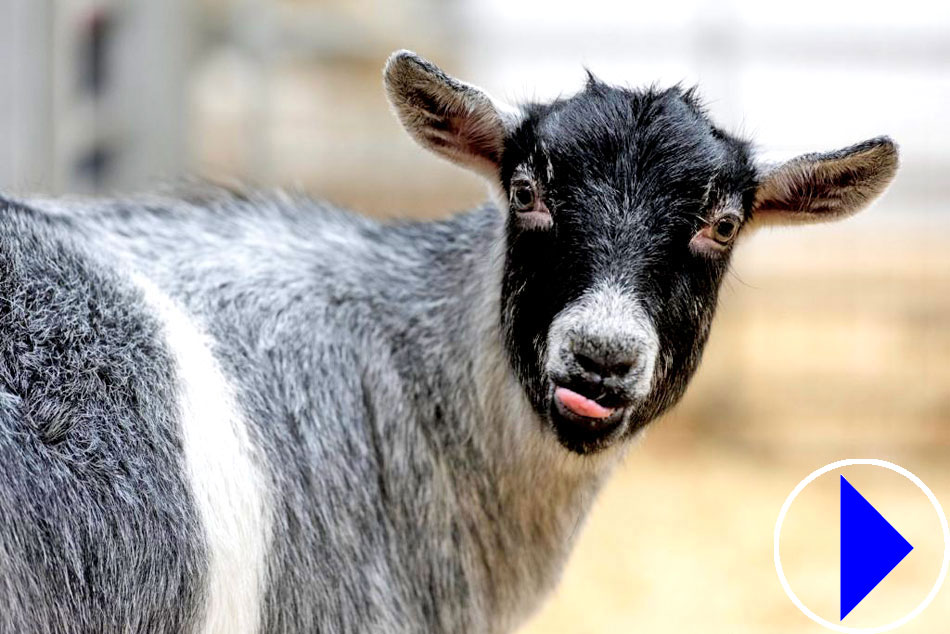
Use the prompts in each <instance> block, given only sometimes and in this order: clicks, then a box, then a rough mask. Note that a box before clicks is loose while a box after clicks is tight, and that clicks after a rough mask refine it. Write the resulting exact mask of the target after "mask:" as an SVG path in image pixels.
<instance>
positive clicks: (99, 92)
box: [0, 0, 950, 634]
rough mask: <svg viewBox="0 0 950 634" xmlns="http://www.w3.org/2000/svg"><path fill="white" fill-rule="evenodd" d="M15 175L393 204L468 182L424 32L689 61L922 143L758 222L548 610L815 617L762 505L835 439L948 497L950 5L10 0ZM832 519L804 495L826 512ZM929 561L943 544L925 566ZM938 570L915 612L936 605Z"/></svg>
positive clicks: (768, 118)
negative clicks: (435, 111) (704, 331)
mask: <svg viewBox="0 0 950 634" xmlns="http://www.w3.org/2000/svg"><path fill="white" fill-rule="evenodd" d="M0 8H2V14H0V86H2V90H0V138H2V141H0V188H2V190H3V191H5V192H9V193H30V192H42V193H66V192H68V193H102V194H108V193H114V192H123V191H130V190H136V189H143V188H149V187H154V186H155V184H156V183H158V182H161V181H168V180H174V179H175V178H179V177H182V176H185V175H197V176H202V177H209V178H212V179H215V180H219V181H225V182H228V181H243V182H248V183H251V184H254V185H259V186H283V187H294V188H298V189H303V190H306V191H310V192H313V193H314V194H315V195H319V196H322V197H328V198H330V199H331V200H334V201H336V202H338V203H341V204H345V205H349V206H351V207H354V208H356V209H358V210H360V211H362V212H365V213H369V214H373V215H380V216H388V217H392V216H415V217H438V216H442V215H445V214H447V213H450V212H451V211H453V210H459V209H463V208H466V207H468V206H471V205H474V204H476V203H478V202H480V201H481V200H483V198H484V196H485V192H486V189H485V187H484V185H483V184H482V183H480V182H479V181H478V180H477V179H476V178H475V177H473V176H470V175H468V174H466V173H464V172H462V171H461V170H458V169H457V168H454V167H452V166H449V165H447V164H444V163H441V162H439V161H438V160H437V159H435V158H433V157H432V156H430V155H428V154H425V153H424V152H423V151H421V150H418V149H416V148H415V147H414V146H413V144H412V143H411V142H410V141H409V140H408V138H407V137H406V135H405V134H403V132H402V131H401V130H400V128H399V126H398V125H397V123H396V121H395V119H394V118H393V117H392V116H391V115H390V113H389V112H388V108H387V105H386V101H385V98H384V96H383V91H382V89H381V82H380V78H381V75H380V71H381V67H382V64H383V62H384V61H385V59H386V57H387V55H388V54H389V53H390V52H391V51H393V50H395V49H398V48H410V49H413V50H415V51H417V52H419V53H421V54H423V55H425V56H427V57H429V58H431V59H432V60H433V61H435V62H437V63H439V64H440V65H442V66H443V67H444V68H446V69H447V70H449V71H450V72H452V73H453V74H455V75H457V76H461V77H463V78H465V79H466V80H469V81H471V82H472V83H476V84H479V85H481V86H483V87H485V88H487V89H488V90H489V91H491V92H493V93H494V94H496V95H497V96H499V97H502V98H507V99H510V100H518V99H541V98H549V97H553V96H556V95H558V94H562V93H563V94H569V93H570V92H572V91H574V90H576V89H577V88H579V87H580V86H581V85H582V82H583V79H584V72H583V67H584V66H587V67H589V68H590V69H591V70H592V71H594V72H595V73H596V74H598V75H599V76H600V77H601V78H603V79H605V80H608V81H612V82H615V83H623V84H630V85H634V86H636V85H643V84H647V83H652V82H657V83H659V84H661V85H668V84H672V83H675V82H685V83H687V84H692V83H698V84H699V85H700V86H701V92H702V94H703V95H704V96H705V98H706V101H707V102H708V104H709V108H710V111H711V112H712V114H713V116H714V118H715V119H716V120H717V121H718V122H719V123H720V124H722V125H723V126H725V127H726V128H728V129H731V130H733V131H738V132H740V133H742V134H745V135H748V136H750V137H752V138H754V139H755V141H756V143H757V144H758V145H759V146H760V147H761V148H762V149H763V150H767V151H769V152H770V153H772V152H775V153H780V154H792V153H797V152H805V151H811V150H820V149H831V148H835V147H840V146H844V145H848V144H851V143H853V142H856V141H860V140H862V139H865V138H868V137H872V136H876V135H879V134H889V135H891V136H893V137H894V138H895V139H896V140H897V141H898V142H899V143H900V144H901V147H902V160H903V168H902V170H901V172H900V173H899V175H898V178H897V181H896V182H895V184H894V186H893V187H892V189H891V190H890V191H889V192H888V193H887V194H886V196H885V197H884V198H883V199H882V200H881V201H880V202H879V203H878V204H877V205H876V206H875V207H873V208H872V209H870V210H869V211H867V212H865V213H864V214H862V215H860V216H858V217H856V218H854V219H851V220H849V221H847V222H845V223H841V224H837V225H829V226H821V227H814V228H806V229H801V230H774V231H771V232H768V233H762V234H759V235H756V236H755V239H754V240H749V241H748V243H747V244H743V245H742V247H741V248H740V249H739V252H738V257H737V259H736V262H735V266H734V270H733V272H732V273H731V274H730V276H729V277H728V279H727V282H726V286H725V288H724V291H723V295H722V306H721V310H720V312H719V315H718V317H717V324H716V326H715V327H714V329H713V335H712V339H711V341H710V344H709V347H708V350H707V353H706V356H705V360H704V363H703V366H702V368H701V369H700V372H699V375H698V376H697V378H696V380H695V382H694V384H693V386H692V387H691V389H690V391H689V393H688V395H687V397H686V398H685V400H684V402H683V403H682V404H681V405H680V406H679V407H678V408H677V409H676V411H675V412H674V413H673V414H671V415H670V416H668V417H667V418H666V419H665V420H662V421H659V422H658V423H656V424H655V425H654V426H653V428H652V429H651V430H650V431H649V432H648V434H647V436H646V438H645V439H644V441H643V442H642V443H640V445H639V446H638V447H637V448H635V449H634V450H633V451H631V454H630V456H629V457H628V459H627V460H626V461H625V463H624V464H623V466H622V467H621V468H620V469H619V470H618V473H617V475H616V477H615V478H614V479H613V480H612V481H611V483H610V485H609V486H608V488H607V490H606V491H605V494H604V495H603V497H602V498H601V499H600V501H599V502H598V504H597V506H596V508H595V511H594V513H593V515H592V516H591V518H590V521H589V523H588V525H587V528H586V529H585V531H584V532H583V534H582V536H581V538H580V542H579V546H578V548H577V550H576V551H575V554H574V556H573V558H572V560H571V563H570V565H569V568H568V570H567V573H566V575H565V578H564V581H563V583H562V584H561V586H560V588H559V589H558V591H557V593H556V594H555V596H554V597H553V599H552V600H551V601H550V602H549V603H548V604H547V605H546V606H545V608H544V609H543V610H542V611H541V612H540V613H539V614H538V615H537V617H536V618H535V619H534V620H533V621H532V622H531V623H530V624H529V625H528V626H527V627H526V628H525V630H524V632H525V633H530V634H539V633H542V632H628V631H630V632H634V631H640V632H716V633H718V632H723V633H725V632H750V633H751V632H759V633H761V632H766V633H769V632H776V633H777V632H817V631H820V630H819V628H818V626H817V625H815V624H813V623H811V622H810V621H808V620H807V619H806V618H805V617H804V616H802V615H801V614H800V613H799V612H798V611H797V610H796V608H795V607H794V606H793V605H792V604H791V603H790V602H789V601H788V599H787V598H786V597H785V595H784V594H783V592H782V590H781V587H780V586H779V584H778V581H777V578H776V574H775V570H774V567H773V563H772V529H773V525H774V522H775V519H776V516H777V514H778V511H779V509H780V507H781V505H782V502H783V501H784V499H785V496H786V495H787V494H788V493H789V491H791V489H792V488H793V487H794V486H795V485H796V484H797V483H798V481H799V480H801V479H802V478H803V477H805V476H806V475H807V474H808V473H809V472H811V471H812V470H814V469H816V468H818V467H820V466H822V465H824V464H826V463H828V462H831V461H833V460H838V459H841V458H848V457H875V458H883V459H888V460H893V461H895V462H897V463H899V464H902V465H903V466H905V467H907V468H909V469H910V470H911V471H914V472H916V473H917V474H918V475H919V476H920V477H921V478H922V479H923V480H924V481H925V482H927V483H928V484H929V485H930V487H931V488H932V489H933V490H934V492H935V493H936V494H937V496H938V497H939V498H940V499H941V500H942V501H943V503H944V504H945V505H946V506H950V249H948V248H947V245H948V239H950V210H948V208H947V200H948V199H950V198H948V197H950V178H948V174H950V3H946V2H926V1H922V0H903V1H902V2H899V3H895V2H878V1H865V2H854V3H838V2H832V1H829V0H800V1H799V2H796V3H767V2H760V1H757V0H721V1H708V0H663V1H662V2H648V3H639V2H607V1H605V0H585V1H584V2H578V3H565V5H564V6H559V5H558V4H557V3H553V2H547V1H542V0H527V1H524V2H512V1H511V0H442V1H439V0H399V1H397V0H387V1H383V0H355V1H353V0H348V1H343V0H154V1H148V0H0ZM825 520H826V518H821V517H815V518H812V522H811V524H808V522H806V525H807V526H810V527H811V530H814V531H815V532H816V534H817V533H819V532H822V531H825V532H827V530H829V526H828V524H827V521H825ZM927 574H928V575H930V574H931V573H930V572H927ZM948 622H950V590H948V589H947V588H945V589H944V591H943V592H942V593H941V594H940V595H939V596H938V597H937V599H936V601H935V602H934V604H933V605H932V606H931V607H930V608H929V609H928V610H927V611H926V612H925V613H924V615H923V616H922V617H920V618H919V619H917V620H916V621H914V622H913V623H912V624H911V625H909V626H908V627H907V628H905V629H904V630H902V631H907V632H946V627H947V626H946V624H947V623H948Z"/></svg>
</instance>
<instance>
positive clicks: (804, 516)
mask: <svg viewBox="0 0 950 634" xmlns="http://www.w3.org/2000/svg"><path fill="white" fill-rule="evenodd" d="M825 476H827V477H825ZM936 484H937V486H938V489H937V490H938V491H947V490H948V488H947V483H946V482H945V481H942V480H939V479H938V481H937V483H936ZM941 486H942V487H943V488H940V487H941ZM783 527H784V528H785V532H784V535H783ZM783 555H784V556H785V566H783V561H782V559H783ZM774 561H775V568H776V571H777V572H778V578H779V581H780V583H781V586H782V589H783V590H784V591H785V594H786V595H787V596H788V598H789V599H791V601H792V603H793V604H794V605H795V606H796V607H797V608H798V609H799V610H800V611H801V612H802V613H804V614H805V615H806V616H807V617H808V618H810V619H811V620H813V621H815V622H816V623H818V624H820V625H822V626H823V627H825V628H827V629H829V630H833V631H836V632H846V633H854V634H857V633H862V634H880V633H882V632H887V631H890V630H894V629H896V628H899V627H901V626H903V625H905V624H906V623H908V622H910V621H911V620H913V619H915V618H916V617H917V616H919V615H920V614H921V613H922V612H923V611H924V610H925V609H926V608H927V607H928V606H929V605H930V604H931V603H932V602H933V601H934V599H935V597H936V596H937V594H938V593H939V591H940V588H941V586H942V584H943V581H944V579H945V578H946V576H947V574H948V570H950V525H948V523H947V518H946V515H945V514H944V512H943V509H942V508H941V506H940V503H939V501H938V500H937V497H936V495H935V494H934V493H933V491H932V490H931V489H930V488H928V487H927V485H925V484H924V483H923V482H922V481H921V480H920V478H918V477H917V476H916V475H914V474H913V473H911V472H910V471H908V470H906V469H904V468H903V467H900V466H898V465H895V464H893V463H890V462H887V461H884V460H877V459H870V458H868V459H851V460H841V461H838V462H835V463H832V464H829V465H826V466H824V467H822V468H821V469H817V470H816V471H814V472H812V473H811V474H809V475H808V476H807V477H806V478H805V479H804V480H802V481H801V482H800V483H799V484H798V485H797V486H796V487H795V489H794V490H793V491H792V492H791V494H789V496H788V497H787V498H786V500H785V503H784V504H783V505H782V508H781V510H780V512H779V516H778V519H777V520H776V523H775V532H774ZM939 614H940V610H939V609H938V610H936V612H934V613H933V614H931V612H928V616H925V617H924V618H923V619H922V620H923V621H925V622H928V623H931V624H932V623H934V622H941V621H940V618H941V617H940V616H939ZM934 619H937V620H936V621H934Z"/></svg>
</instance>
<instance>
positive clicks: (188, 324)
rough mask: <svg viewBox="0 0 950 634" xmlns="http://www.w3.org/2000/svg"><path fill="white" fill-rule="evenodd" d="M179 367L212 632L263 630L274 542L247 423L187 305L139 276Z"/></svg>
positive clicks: (238, 633)
mask: <svg viewBox="0 0 950 634" xmlns="http://www.w3.org/2000/svg"><path fill="white" fill-rule="evenodd" d="M136 283H137V285H138V286H139V288H140V289H141V290H142V291H143V293H144V295H145V299H146V302H147V303H148V304H149V306H150V307H151V308H152V309H153V310H154V311H155V312H156V314H157V316H158V317H159V319H160V320H161V322H162V324H163V326H164V331H165V337H166V343H167V345H168V348H169V350H170V351H171V353H172V355H173V358H174V360H175V362H176V365H177V372H178V376H177V379H178V404H179V410H180V412H179V413H180V420H181V429H182V435H183V441H184V450H185V459H186V461H187V465H188V470H189V476H190V479H191V488H192V492H193V494H194V496H195V501H196V503H197V506H198V512H199V514H200V518H201V522H202V525H203V527H204V532H205V536H206V539H207V547H208V555H209V563H210V566H209V571H208V580H207V588H206V591H207V597H206V603H205V615H204V622H203V624H202V625H201V626H200V627H199V630H198V631H199V632H203V633H206V634H212V633H214V634H218V633H222V634H225V633H227V634H246V633H247V634H252V633H254V632H257V630H258V625H259V622H260V610H261V604H262V598H263V591H264V579H265V565H266V556H267V550H268V545H269V539H270V517H271V515H270V512H269V510H270V509H269V504H268V503H267V502H268V500H267V493H266V491H267V490H266V485H265V478H264V476H263V474H262V472H261V469H260V468H259V467H258V466H257V465H256V464H255V461H254V460H253V459H252V454H253V453H254V450H253V447H252V445H251V442H250V438H249V437H248V431H247V426H246V423H245V421H244V420H243V417H242V416H241V413H240V410H239V408H238V407H237V404H236V402H235V399H234V394H233V393H232V390H231V387H230V386H229V384H228V382H227V380H226V379H225V377H224V375H223V373H222V372H221V369H220V367H219V365H218V363H217V360H216V359H215V358H214V355H213V354H212V352H211V348H210V345H209V344H210V339H209V337H208V336H207V335H206V334H205V333H204V332H202V330H201V328H200V327H199V326H198V324H196V323H195V321H194V320H193V319H192V318H190V317H189V316H188V315H187V314H186V313H185V312H184V310H183V309H182V308H181V307H179V306H178V305H177V304H176V303H175V302H173V301H172V299H171V298H170V297H168V296H167V295H166V294H165V293H163V292H162V291H161V290H160V289H158V288H157V287H156V286H155V285H154V284H153V283H152V282H151V281H149V280H145V279H143V278H141V277H137V278H136Z"/></svg>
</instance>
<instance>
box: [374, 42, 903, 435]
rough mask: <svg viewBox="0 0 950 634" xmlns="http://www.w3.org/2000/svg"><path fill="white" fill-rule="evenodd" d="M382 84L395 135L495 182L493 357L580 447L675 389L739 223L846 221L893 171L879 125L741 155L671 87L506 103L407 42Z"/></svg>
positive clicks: (597, 86) (666, 403) (626, 424)
mask: <svg viewBox="0 0 950 634" xmlns="http://www.w3.org/2000/svg"><path fill="white" fill-rule="evenodd" d="M386 85H387V89H388V92H389V96H390V100H391V102H392V104H393V107H394V109H395V111H396V113H397V115H398V116H399V117H400V119H401V120H402V122H403V124H404V125H405V126H406V128H407V129H408V130H409V132H410V134H412V135H413V136H414V137H415V138H416V139H417V140H418V141H419V142H420V143H421V144H422V145H424V146H426V147H428V148H429V149H431V150H433V151H435V152H436V153H438V154H440V155H442V156H443V157H445V158H448V159H450V160H453V161H455V162H457V163H460V164H462V165H464V166H467V167H469V168H472V169H474V170H476V171H478V172H480V173H482V174H483V175H485V176H486V177H488V178H489V179H490V180H491V181H492V183H493V184H494V185H495V186H496V187H497V189H498V191H499V193H500V194H501V197H502V200H503V203H502V205H501V207H502V210H503V211H504V213H505V214H506V222H505V226H506V257H505V262H504V273H503V281H502V288H501V291H500V292H501V315H500V319H501V325H502V330H503V332H504V335H505V339H506V345H507V349H508V353H509V358H510V359H511V363H512V367H513V368H514V371H515V373H516V374H517V376H518V378H519V379H520V381H521V383H522V385H523V386H524V388H525V391H526V393H527V394H528V397H529V399H530V401H531V403H532V405H533V407H534V408H535V410H536V411H537V412H538V414H539V415H540V416H541V418H542V419H543V420H544V421H547V422H548V423H549V424H550V426H551V428H552V429H553V431H554V433H555V434H556V435H557V438H558V439H559V440H560V442H561V443H562V444H563V445H564V446H565V447H566V448H568V449H569V450H572V451H575V452H578V453H590V452H594V451H597V450H600V449H603V448H605V447H607V446H609V445H610V444H613V443H615V442H617V441H618V440H621V439H623V438H625V437H629V436H631V435H632V434H633V433H635V432H636V430H638V429H640V428H641V427H643V426H644V425H645V424H646V423H648V422H649V421H650V420H652V419H654V418H655V417H656V416H658V415H659V414H660V413H662V412H663V411H665V410H666V409H667V408H669V407H670V406H671V405H673V404H674V403H675V402H676V401H677V400H678V399H679V398H680V396H681V395H682V394H683V391H684V390H685V387H686V384H687V382H688V380H689V378H690V376H691V375H692V373H693V371H694V370H695V368H696V366H697V364H698V362H699V358H700V355H701V352H702V349H703V346H704V344H705V342H706V339H707V335H708V333H709V326H710V323H711V320H712V316H713V313H714V310H715V306H716V298H717V295H718V291H719V287H720V284H721V282H722V278H723V275H724V274H725V272H726V270H727V267H728V263H729V258H730V256H731V253H732V249H733V245H734V244H735V241H736V239H737V238H738V236H739V235H740V234H744V233H747V232H749V231H750V228H751V227H753V226H755V225H761V224H763V223H767V222H784V223H799V222H812V221H821V220H829V219H835V218H839V217H843V216H847V215H849V214H851V213H853V212H855V211H857V210H858V209H860V208H862V207H863V206H864V205H866V204H867V203H868V202H870V201H871V200H872V199H873V198H875V197H876V196H877V195H878V194H880V193H881V192H882V191H883V189H884V188H885V187H886V185H887V184H888V183H889V182H890V180H891V178H892V177H893V175H894V173H895V170H896V167H897V152H896V148H895V146H894V144H893V143H892V142H891V141H890V140H889V139H886V138H879V139H873V140H871V141H867V142H864V143H862V144H859V145H856V146H852V147H850V148H846V149H844V150H839V151H837V152H831V153H826V154H812V155H805V156H801V157H797V158H795V159H792V160H791V161H788V162H786V163H782V164H777V165H772V166H764V165H759V164H756V162H755V161H754V160H753V158H752V155H751V152H750V149H749V145H748V144H747V143H746V142H745V141H742V140H740V139H738V138H736V137H733V136H731V135H729V134H727V133H725V132H724V131H722V130H720V129H718V128H717V127H716V126H715V125H713V124H712V123H711V122H710V121H709V119H708V118H707V116H706V115H705V113H704V112H703V110H702V108H701V107H700V105H699V104H698V102H697V100H696V98H695V97H694V95H693V94H692V92H691V91H682V90H680V89H679V88H672V89H669V90H645V91H634V90H627V89H622V88H616V87H611V86H608V85H605V84H603V83H601V82H599V81H597V80H596V79H594V78H593V77H590V78H589V80H588V82H587V85H586V87H585V88H584V90H582V91H581V92H579V93H578V94H576V95H574V96H573V97H570V98H566V99H559V100H557V101H554V102H552V103H547V104H527V105H525V106H522V107H520V108H510V107H506V106H502V105H500V104H499V103H498V102H496V101H495V100H493V99H491V98H490V97H489V96H488V95H487V94H485V93H484V92H482V91H481V90H479V89H477V88H475V87H473V86H471V85H468V84H464V83H462V82H459V81H458V80H455V79H453V78H451V77H449V76H447V75H445V74H444V73H443V72H442V71H441V70H439V69H438V68H436V67H435V66H433V65H432V64H430V63H429V62H427V61H425V60H423V59H421V58H419V57H417V56H415V55H414V54H412V53H408V52H400V53H396V54H394V55H393V57H392V58H390V61H389V63H388V64H387V68H386Z"/></svg>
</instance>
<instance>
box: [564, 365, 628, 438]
mask: <svg viewBox="0 0 950 634" xmlns="http://www.w3.org/2000/svg"><path fill="white" fill-rule="evenodd" d="M551 388H552V389H551V392H550V402H551V405H550V414H549V415H550V419H551V423H552V425H553V427H554V431H555V433H556V434H557V437H558V440H559V441H560V442H561V444H563V445H564V446H565V447H567V448H568V449H570V450H571V451H574V452H576V453H581V454H587V453H593V452H595V451H598V450H600V449H603V448H605V447H606V446H607V445H609V444H610V443H611V442H612V441H613V440H614V439H615V438H617V437H618V436H619V435H620V433H621V432H622V427H623V426H624V418H625V416H624V415H625V413H626V409H627V408H626V407H624V406H622V405H621V404H616V405H615V404H614V403H611V402H608V400H607V399H605V398H599V397H598V398H591V395H586V394H584V393H582V392H581V391H578V390H577V389H576V388H575V389H572V388H568V387H566V386H563V385H558V384H556V383H552V384H551Z"/></svg>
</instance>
